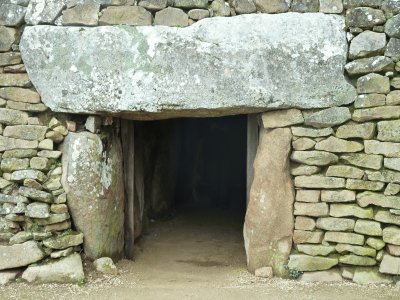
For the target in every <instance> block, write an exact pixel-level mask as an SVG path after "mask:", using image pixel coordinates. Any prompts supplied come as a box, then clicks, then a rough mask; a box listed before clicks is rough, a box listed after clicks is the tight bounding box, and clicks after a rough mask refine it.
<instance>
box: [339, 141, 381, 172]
mask: <svg viewBox="0 0 400 300" xmlns="http://www.w3.org/2000/svg"><path fill="white" fill-rule="evenodd" d="M364 145H365V144H364ZM340 160H341V161H343V162H345V163H348V164H352V165H354V166H358V167H363V168H368V169H374V170H379V169H380V168H381V167H382V161H383V157H382V156H381V155H375V154H361V153H357V154H346V155H342V156H340Z"/></svg>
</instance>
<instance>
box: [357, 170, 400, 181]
mask: <svg viewBox="0 0 400 300" xmlns="http://www.w3.org/2000/svg"><path fill="white" fill-rule="evenodd" d="M365 172H366V174H367V178H368V179H369V180H377V181H382V182H395V183H400V172H395V171H391V170H386V169H384V170H382V171H365Z"/></svg>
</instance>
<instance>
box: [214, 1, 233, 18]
mask: <svg viewBox="0 0 400 300" xmlns="http://www.w3.org/2000/svg"><path fill="white" fill-rule="evenodd" d="M210 8H211V16H213V17H218V16H219V17H228V16H230V15H231V7H230V6H229V3H228V2H225V0H214V1H213V2H212V3H211V6H210Z"/></svg>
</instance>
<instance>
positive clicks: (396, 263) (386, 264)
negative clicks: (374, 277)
mask: <svg viewBox="0 0 400 300" xmlns="http://www.w3.org/2000/svg"><path fill="white" fill-rule="evenodd" d="M379 272H381V273H386V274H393V275H400V257H394V256H391V255H389V254H385V255H383V259H382V262H381V264H380V266H379Z"/></svg>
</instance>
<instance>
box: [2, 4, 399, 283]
mask: <svg viewBox="0 0 400 300" xmlns="http://www.w3.org/2000/svg"><path fill="white" fill-rule="evenodd" d="M289 11H291V12H300V13H303V12H321V13H327V14H341V15H344V16H345V18H346V31H347V38H348V42H349V45H350V47H349V54H348V58H349V61H348V63H347V64H346V66H345V71H346V73H347V75H348V77H349V81H350V82H351V83H353V85H354V86H355V87H356V89H357V92H358V96H357V99H356V100H355V102H354V103H353V104H351V105H346V106H342V107H332V108H328V109H323V110H303V111H300V110H298V109H289V110H283V111H274V112H268V113H265V114H263V116H262V119H263V126H264V127H265V128H281V127H287V128H290V129H291V132H292V136H293V138H292V153H291V161H292V162H291V174H292V176H293V183H294V186H295V188H296V201H295V204H294V215H295V224H294V233H293V246H294V247H293V249H294V250H292V254H291V256H290V259H289V262H288V266H287V267H288V269H289V274H292V275H296V274H298V272H304V274H303V275H302V279H303V280H306V281H310V280H322V281H340V280H343V279H350V280H353V281H355V282H358V283H370V282H383V283H389V282H392V280H393V277H392V276H393V275H399V274H400V195H399V192H400V129H399V128H400V127H399V124H400V121H399V118H400V92H399V90H400V80H399V78H400V77H398V72H399V71H400V63H399V62H398V61H399V60H400V14H399V13H400V1H397V0H362V1H360V0H344V1H341V0H319V1H318V0H292V1H291V0H254V1H252V0H232V1H229V2H227V1H223V0H214V1H207V0H173V1H169V0H141V1H137V2H136V1H133V0H93V1H85V0H68V1H67V0H46V1H45V0H31V1H29V0H5V1H3V2H2V3H1V4H0V124H1V127H0V132H1V135H0V152H1V155H2V158H1V165H0V168H1V171H2V176H1V178H0V190H1V194H0V225H1V226H0V240H1V243H2V245H0V253H2V255H3V256H2V258H1V259H0V270H10V269H14V268H17V267H22V266H28V265H30V266H29V267H28V269H27V270H26V271H25V273H24V275H23V278H24V279H25V280H27V281H30V282H31V281H35V280H36V281H41V282H48V281H57V279H55V278H57V276H58V275H59V276H60V277H62V276H61V275H60V274H52V273H51V272H52V270H56V269H59V268H60V266H62V267H63V268H64V267H65V266H70V269H71V268H72V270H68V271H67V272H66V273H67V274H68V278H70V281H74V282H76V281H79V280H81V279H82V278H83V276H84V275H83V271H82V263H81V259H80V256H79V255H78V254H74V253H75V252H77V251H79V250H80V248H79V245H80V244H82V243H83V238H84V237H83V235H82V234H81V233H79V232H75V231H73V230H71V229H73V228H74V225H73V224H71V220H70V215H69V209H68V206H67V205H66V204H65V203H66V195H65V193H64V191H63V187H62V185H61V182H60V177H61V172H62V165H61V164H60V161H61V155H62V152H60V150H61V149H59V145H60V143H61V142H62V141H63V139H64V137H65V136H66V135H67V134H68V132H69V131H77V130H78V131H80V130H81V131H83V130H86V129H85V128H84V127H83V123H82V122H81V123H79V122H78V124H77V123H74V122H72V121H71V119H73V118H70V117H69V116H67V115H62V116H60V117H57V118H52V115H51V114H50V113H49V112H48V111H47V107H46V106H45V105H44V104H43V103H41V101H40V96H39V95H38V94H37V92H36V91H35V90H34V88H33V87H32V85H31V83H30V80H29V78H28V75H27V74H26V71H25V67H24V64H23V62H22V60H21V56H20V53H19V47H18V44H19V38H20V36H21V33H22V31H23V28H24V26H31V25H38V24H51V25H59V26H100V25H121V24H124V25H132V26H137V25H166V26H178V27H185V26H189V25H191V24H193V23H194V22H197V21H199V20H201V19H204V18H208V17H215V16H234V15H236V14H249V13H285V12H289ZM43 47H46V45H45V44H44V45H43ZM398 89H399V90H398ZM350 102H351V99H349V102H346V103H350ZM61 120H62V121H61ZM106 123H107V122H106ZM99 124H101V120H100V121H99V119H96V118H93V117H92V118H90V119H89V120H88V122H87V124H86V125H87V127H86V128H87V129H88V130H89V131H92V132H95V133H96V132H98V126H99ZM103 124H104V123H103ZM65 256H66V258H65V259H59V258H60V257H65ZM4 257H5V258H6V259H3V258H4ZM36 262H47V264H44V270H41V269H40V267H41V265H40V264H39V265H32V264H35V263H36ZM52 264H55V265H56V266H55V267H54V268H51V265H52ZM49 266H50V267H49ZM14 273H15V275H16V274H17V273H18V271H17V272H14ZM8 274H9V272H8ZM49 274H50V275H49ZM52 275H53V276H52ZM56 275H57V276H56ZM0 276H1V273H0ZM63 278H65V277H63ZM64 280H65V279H64Z"/></svg>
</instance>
